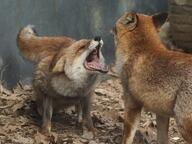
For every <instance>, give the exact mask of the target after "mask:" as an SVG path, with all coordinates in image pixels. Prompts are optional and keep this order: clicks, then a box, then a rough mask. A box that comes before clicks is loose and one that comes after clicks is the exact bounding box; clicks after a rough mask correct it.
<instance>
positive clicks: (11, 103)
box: [0, 80, 185, 144]
mask: <svg viewBox="0 0 192 144" xmlns="http://www.w3.org/2000/svg"><path fill="white" fill-rule="evenodd" d="M121 97H122V87H121V85H120V82H119V81H118V80H113V81H112V80H108V81H105V82H103V83H101V84H100V85H98V87H97V88H96V90H95V94H94V98H93V102H92V103H93V104H92V105H93V108H92V118H93V121H94V125H95V127H96V129H97V133H96V136H95V138H93V139H90V138H89V134H87V135H86V136H85V134H83V133H82V129H81V127H80V126H79V125H78V124H77V116H76V113H75V111H74V108H73V107H72V108H68V109H65V110H63V111H60V112H57V113H55V114H54V115H53V120H52V131H53V135H52V136H51V137H45V136H44V135H41V134H40V133H39V132H38V131H39V127H40V124H41V118H40V116H39V115H38V114H37V112H36V106H35V102H34V100H33V89H32V88H31V86H29V85H25V86H22V85H21V84H20V85H18V86H17V87H16V88H14V89H13V90H11V91H10V90H7V89H5V88H4V87H3V86H0V144H38V143H42V144H55V143H57V144H119V143H120V141H121V138H122V130H123V112H124V108H123V101H122V100H121ZM138 129H139V130H138V131H137V133H136V136H135V139H134V144H156V143H157V142H156V122H155V115H154V114H153V113H150V112H146V111H143V112H142V118H141V121H140V125H139V128H138ZM90 137H91V136H90ZM169 139H170V144H185V142H184V141H183V139H182V138H181V136H180V134H179V133H178V130H177V126H176V124H175V121H174V120H173V119H171V120H170V128H169Z"/></svg>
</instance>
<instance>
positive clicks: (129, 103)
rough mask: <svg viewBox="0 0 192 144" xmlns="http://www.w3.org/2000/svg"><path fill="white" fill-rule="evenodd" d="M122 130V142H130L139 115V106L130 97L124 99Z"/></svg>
mask: <svg viewBox="0 0 192 144" xmlns="http://www.w3.org/2000/svg"><path fill="white" fill-rule="evenodd" d="M124 103H125V111H124V131H123V139H122V144H132V142H133V138H134V136H135V132H136V130H137V126H138V124H139V121H140V116H141V108H142V107H141V106H139V105H137V103H135V101H134V100H132V98H130V97H126V98H125V99H124Z"/></svg>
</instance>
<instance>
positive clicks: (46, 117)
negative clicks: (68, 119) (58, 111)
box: [42, 96, 53, 135]
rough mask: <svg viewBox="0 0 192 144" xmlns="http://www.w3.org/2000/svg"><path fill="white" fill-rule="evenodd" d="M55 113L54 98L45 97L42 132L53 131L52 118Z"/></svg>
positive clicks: (48, 132) (47, 133)
mask: <svg viewBox="0 0 192 144" xmlns="http://www.w3.org/2000/svg"><path fill="white" fill-rule="evenodd" d="M52 114H53V105H52V99H51V98H50V97H48V96H44V97H43V101H42V133H43V134H46V135H49V134H50V133H51V118H52Z"/></svg>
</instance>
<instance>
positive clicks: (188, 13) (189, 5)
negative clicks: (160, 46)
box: [169, 0, 192, 52]
mask: <svg viewBox="0 0 192 144" xmlns="http://www.w3.org/2000/svg"><path fill="white" fill-rule="evenodd" d="M169 21H170V34H171V37H172V41H173V43H174V44H175V45H176V46H177V47H179V48H182V49H183V50H184V51H186V52H192V0H169Z"/></svg>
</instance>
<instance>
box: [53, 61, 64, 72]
mask: <svg viewBox="0 0 192 144" xmlns="http://www.w3.org/2000/svg"><path fill="white" fill-rule="evenodd" d="M64 65H65V59H64V57H61V58H60V59H59V60H57V61H56V63H55V64H53V66H52V68H51V71H52V72H53V73H58V72H64Z"/></svg>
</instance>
